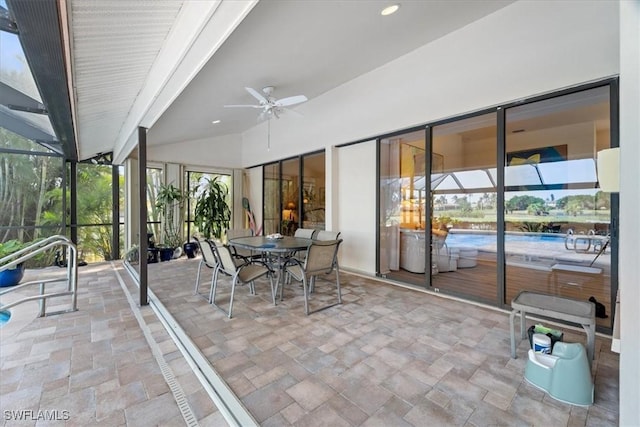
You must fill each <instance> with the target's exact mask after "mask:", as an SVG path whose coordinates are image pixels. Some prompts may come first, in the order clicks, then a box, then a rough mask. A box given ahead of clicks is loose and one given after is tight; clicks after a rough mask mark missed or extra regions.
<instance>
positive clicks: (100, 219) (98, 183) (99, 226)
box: [77, 163, 113, 262]
mask: <svg viewBox="0 0 640 427" xmlns="http://www.w3.org/2000/svg"><path fill="white" fill-rule="evenodd" d="M111 171H112V168H111V166H104V165H94V164H89V163H80V164H78V168H77V188H78V196H77V203H78V214H77V218H78V224H79V227H78V256H79V257H80V258H82V259H84V260H85V261H87V262H96V261H104V260H110V259H111V245H112V242H113V228H112V226H111V225H112V209H113V198H112V186H111V184H112V177H111Z"/></svg>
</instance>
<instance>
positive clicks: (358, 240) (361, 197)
mask: <svg viewBox="0 0 640 427" xmlns="http://www.w3.org/2000/svg"><path fill="white" fill-rule="evenodd" d="M337 154H338V155H337V157H338V159H337V165H335V164H334V168H336V166H337V171H338V173H337V193H338V194H337V198H336V199H337V206H338V215H337V217H338V224H337V227H333V229H334V230H340V231H341V235H340V237H341V238H342V239H343V240H344V242H343V243H342V245H341V246H340V267H342V268H346V269H349V270H352V271H357V272H360V273H366V274H369V275H374V274H375V272H376V197H375V188H376V168H375V164H376V142H375V141H370V142H367V143H362V144H356V145H350V146H347V147H342V148H339V149H338V153H337ZM334 163H335V162H334ZM366 166H371V167H366ZM370 189H373V191H369V190H370Z"/></svg>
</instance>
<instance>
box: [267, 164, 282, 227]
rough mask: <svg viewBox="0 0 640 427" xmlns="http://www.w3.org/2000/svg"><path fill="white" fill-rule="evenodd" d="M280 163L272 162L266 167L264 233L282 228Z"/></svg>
mask: <svg viewBox="0 0 640 427" xmlns="http://www.w3.org/2000/svg"><path fill="white" fill-rule="evenodd" d="M279 183H280V165H279V164H278V163H272V164H270V165H266V166H265V167H264V234H265V235H267V234H273V233H277V232H278V231H279V229H280V227H279V225H280V185H279Z"/></svg>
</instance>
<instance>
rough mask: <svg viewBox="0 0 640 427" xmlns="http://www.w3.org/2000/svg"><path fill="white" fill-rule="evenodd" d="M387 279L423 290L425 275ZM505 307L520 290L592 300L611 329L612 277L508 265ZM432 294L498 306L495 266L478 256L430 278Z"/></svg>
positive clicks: (400, 274)
mask: <svg viewBox="0 0 640 427" xmlns="http://www.w3.org/2000/svg"><path fill="white" fill-rule="evenodd" d="M387 277H388V278H390V279H393V280H398V281H402V282H406V283H411V284H414V285H418V286H425V281H426V277H425V275H424V274H415V273H410V272H408V271H405V270H399V271H393V272H391V273H389V274H387ZM505 282H506V299H505V300H506V301H505V302H506V303H507V304H509V303H510V301H511V300H513V298H515V297H516V295H517V294H518V293H519V292H520V291H523V290H527V291H535V292H543V293H548V294H552V295H559V296H563V297H569V298H575V299H580V300H585V301H586V300H588V299H589V298H590V297H592V296H593V297H595V298H596V300H597V301H598V302H601V303H602V304H604V306H605V309H606V314H607V316H608V317H607V318H597V319H596V320H597V325H598V326H599V327H601V328H606V329H611V328H612V327H613V317H612V311H611V308H612V301H611V276H610V272H609V270H608V269H603V271H602V274H599V275H594V274H581V273H571V272H563V271H560V272H554V271H551V269H550V268H548V267H547V268H545V267H542V266H539V265H536V264H535V263H532V264H531V267H527V266H526V263H519V264H518V265H510V264H507V266H506V271H505ZM432 286H433V289H434V290H438V291H439V292H444V293H448V294H453V295H457V296H461V297H463V298H464V297H468V298H470V299H473V300H477V301H480V302H483V303H486V304H490V305H498V287H497V265H496V261H495V259H493V260H492V259H490V258H489V257H487V256H486V254H485V256H479V258H478V264H477V266H475V267H472V268H459V269H457V270H456V271H450V272H440V273H438V274H436V275H435V276H433V281H432Z"/></svg>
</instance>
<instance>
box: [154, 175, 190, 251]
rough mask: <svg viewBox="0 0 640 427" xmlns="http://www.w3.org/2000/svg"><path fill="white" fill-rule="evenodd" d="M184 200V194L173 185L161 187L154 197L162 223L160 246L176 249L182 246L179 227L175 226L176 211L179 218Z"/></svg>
mask: <svg viewBox="0 0 640 427" xmlns="http://www.w3.org/2000/svg"><path fill="white" fill-rule="evenodd" d="M184 199H185V195H184V193H183V192H182V191H181V190H180V189H179V188H177V187H175V186H174V185H173V183H171V184H168V185H161V186H160V189H159V190H158V194H157V195H156V204H155V206H156V208H158V209H159V210H160V216H161V222H162V239H161V241H162V244H163V245H165V246H167V247H170V248H177V247H180V246H181V245H182V233H181V232H180V230H181V227H180V226H179V224H176V220H175V219H176V210H178V215H177V217H178V218H179V217H180V210H181V208H182V202H183V201H184Z"/></svg>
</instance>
